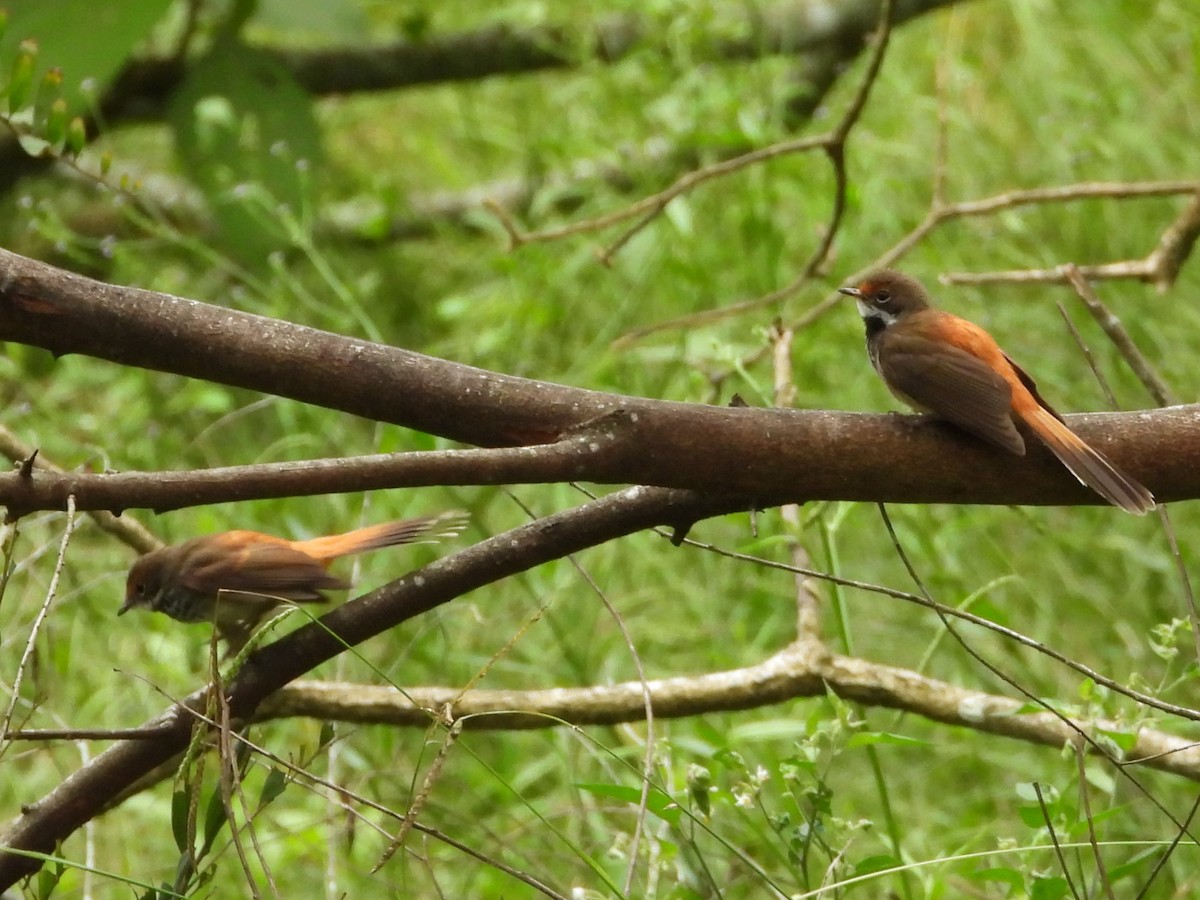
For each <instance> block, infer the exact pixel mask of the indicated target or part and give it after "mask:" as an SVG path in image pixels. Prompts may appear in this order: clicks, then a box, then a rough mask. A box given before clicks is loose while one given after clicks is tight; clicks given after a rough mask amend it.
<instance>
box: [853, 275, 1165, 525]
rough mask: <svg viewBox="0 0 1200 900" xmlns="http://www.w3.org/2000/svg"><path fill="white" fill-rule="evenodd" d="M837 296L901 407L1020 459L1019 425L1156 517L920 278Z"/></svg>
mask: <svg viewBox="0 0 1200 900" xmlns="http://www.w3.org/2000/svg"><path fill="white" fill-rule="evenodd" d="M839 290H840V291H841V293H843V294H847V295H849V296H851V297H853V298H855V300H856V301H857V302H858V311H859V314H860V315H861V316H862V319H863V323H864V325H865V326H866V330H867V352H868V354H869V355H870V357H871V364H872V365H873V366H874V367H875V371H877V372H878V373H879V375H880V377H882V378H883V381H884V383H885V384H886V385H887V386H888V389H889V390H890V391H891V392H892V393H893V394H895V395H896V397H897V398H899V399H900V400H901V401H903V402H904V403H906V404H908V405H909V406H911V407H913V408H914V409H916V410H918V411H920V412H926V413H932V414H933V415H935V416H937V417H938V418H940V419H945V420H946V421H948V422H951V423H953V424H955V425H957V426H958V427H959V428H961V429H963V430H964V431H967V432H970V433H971V434H973V435H975V436H976V437H978V438H981V439H982V440H985V441H987V442H988V443H990V444H994V445H995V446H997V447H1000V448H1001V449H1003V450H1007V451H1008V452H1009V453H1015V454H1017V455H1018V456H1023V455H1024V454H1025V439H1024V438H1023V437H1022V436H1021V433H1020V432H1019V431H1018V430H1017V428H1016V424H1015V422H1017V421H1020V422H1022V423H1024V424H1025V425H1026V426H1027V427H1028V428H1029V430H1030V431H1032V432H1033V433H1034V434H1036V435H1037V436H1038V438H1039V439H1040V440H1041V441H1042V443H1044V444H1045V445H1046V446H1047V447H1048V448H1049V449H1050V452H1051V453H1053V454H1054V455H1055V456H1056V457H1058V460H1059V462H1061V463H1062V464H1063V465H1064V466H1066V467H1067V469H1068V470H1069V471H1070V473H1071V474H1072V475H1074V476H1075V477H1076V478H1077V479H1078V480H1079V481H1080V482H1081V483H1083V484H1084V485H1086V486H1087V487H1089V488H1091V489H1092V490H1093V491H1095V492H1096V493H1097V494H1099V495H1100V496H1101V497H1103V498H1104V499H1105V500H1107V501H1108V502H1109V503H1111V504H1113V505H1114V506H1118V507H1120V508H1121V509H1123V510H1125V511H1127V512H1131V513H1136V514H1142V513H1146V512H1148V511H1150V510H1152V509H1154V497H1153V495H1152V494H1151V493H1150V491H1148V490H1147V489H1146V488H1145V487H1144V486H1143V485H1141V484H1140V483H1138V481H1137V480H1136V479H1134V478H1133V477H1132V476H1130V475H1128V474H1126V473H1125V472H1123V471H1121V470H1120V469H1119V468H1117V467H1116V466H1115V465H1113V463H1112V462H1110V461H1109V459H1108V458H1107V457H1106V456H1105V455H1104V454H1103V453H1101V452H1100V451H1099V450H1096V449H1095V448H1094V447H1092V446H1090V445H1089V444H1087V443H1085V442H1084V440H1083V439H1082V438H1081V437H1079V435H1077V434H1075V432H1073V431H1071V429H1070V428H1068V427H1067V426H1066V425H1065V424H1063V421H1062V417H1061V416H1060V415H1059V414H1058V413H1056V412H1055V411H1054V410H1053V409H1052V408H1051V407H1050V404H1048V403H1047V402H1046V401H1045V400H1043V399H1042V396H1041V394H1039V393H1038V389H1037V385H1036V384H1034V381H1033V379H1032V378H1030V377H1029V376H1028V375H1026V374H1025V372H1024V371H1022V369H1021V368H1020V366H1018V365H1017V364H1016V363H1014V362H1013V361H1012V360H1011V359H1010V358H1009V357H1008V355H1007V354H1005V352H1004V351H1003V350H1001V349H1000V346H999V345H998V344H997V343H996V341H995V339H994V338H993V337H992V336H991V335H990V334H988V333H987V332H986V331H984V330H983V329H982V328H980V327H979V326H978V325H976V324H974V323H973V322H968V321H967V320H966V319H960V318H959V317H958V316H955V315H951V314H950V313H948V312H943V311H942V310H939V309H934V308H933V306H932V305H931V304H930V301H929V295H928V294H927V293H926V292H925V288H924V287H922V286H921V284H920V283H919V282H918V281H917V280H916V279H914V278H911V277H909V276H908V275H905V274H903V273H901V272H896V271H893V270H890V269H885V270H882V271H878V272H874V273H872V274H870V275H868V276H867V277H866V278H865V279H863V280H862V281H861V282H859V284H857V285H855V286H853V287H844V288H839Z"/></svg>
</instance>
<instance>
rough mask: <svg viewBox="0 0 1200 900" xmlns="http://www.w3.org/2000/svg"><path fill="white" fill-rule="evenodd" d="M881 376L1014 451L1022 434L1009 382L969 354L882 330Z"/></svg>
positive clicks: (907, 394) (1022, 445) (927, 407)
mask: <svg viewBox="0 0 1200 900" xmlns="http://www.w3.org/2000/svg"><path fill="white" fill-rule="evenodd" d="M881 340H882V343H881V345H880V348H879V368H880V369H881V374H882V375H883V377H884V380H885V381H886V382H887V383H888V384H889V385H891V386H892V387H893V388H894V389H895V390H896V391H898V392H899V393H901V394H903V395H904V396H905V397H906V398H908V399H909V400H910V401H911V402H912V403H914V404H916V405H917V406H918V407H920V408H922V409H925V410H928V411H929V412H931V413H933V414H934V415H936V416H938V417H939V418H942V419H945V420H946V421H948V422H953V423H954V424H955V425H957V426H958V427H959V428H962V429H963V430H964V431H968V432H970V433H971V434H973V435H975V436H976V437H978V438H982V439H983V440H985V441H988V442H989V443H992V444H995V445H996V446H998V447H1000V448H1001V449H1004V450H1007V451H1008V452H1010V453H1015V454H1017V455H1018V456H1020V455H1024V453H1025V440H1024V438H1022V437H1021V434H1020V432H1018V431H1017V429H1016V426H1015V425H1013V421H1012V388H1011V387H1009V385H1008V382H1006V381H1005V380H1004V379H1003V378H1002V377H1000V376H999V375H998V374H996V373H995V372H994V371H992V369H991V368H990V367H989V366H988V365H987V364H986V363H983V362H981V361H980V360H979V359H977V358H976V357H975V356H973V355H972V354H970V353H968V352H967V351H965V350H960V349H959V348H957V347H954V346H951V345H948V344H946V343H944V342H939V343H937V345H936V346H935V344H934V342H933V341H931V340H929V339H928V338H925V337H922V336H921V335H919V334H907V335H905V334H901V335H896V334H889V333H888V332H884V334H883V337H882V339H881Z"/></svg>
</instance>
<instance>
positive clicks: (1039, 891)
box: [1029, 878, 1070, 900]
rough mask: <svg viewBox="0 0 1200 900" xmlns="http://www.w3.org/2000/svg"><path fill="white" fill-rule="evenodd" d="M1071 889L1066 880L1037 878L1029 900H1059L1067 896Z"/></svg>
mask: <svg viewBox="0 0 1200 900" xmlns="http://www.w3.org/2000/svg"><path fill="white" fill-rule="evenodd" d="M1069 888H1070V886H1069V885H1068V884H1067V879H1065V878H1035V879H1033V889H1032V890H1030V892H1029V900H1059V898H1061V897H1065V896H1067V891H1068V890H1069Z"/></svg>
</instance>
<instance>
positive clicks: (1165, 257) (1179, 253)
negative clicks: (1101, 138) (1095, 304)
mask: <svg viewBox="0 0 1200 900" xmlns="http://www.w3.org/2000/svg"><path fill="white" fill-rule="evenodd" d="M1170 184H1172V182H1164V183H1161V184H1154V183H1151V184H1150V185H1147V186H1146V187H1147V189H1146V190H1139V191H1136V192H1134V191H1124V192H1120V193H1112V192H1110V193H1109V194H1108V196H1120V197H1134V196H1139V197H1145V196H1152V195H1155V194H1156V193H1158V191H1157V190H1155V189H1156V188H1158V187H1164V186H1167V185H1170ZM1175 184H1178V185H1179V186H1181V187H1183V188H1184V190H1182V191H1167V192H1165V193H1171V194H1174V193H1191V194H1193V195H1194V196H1193V198H1192V202H1191V203H1189V204H1188V205H1187V206H1186V207H1184V209H1183V211H1182V212H1180V214H1179V215H1178V216H1176V218H1175V220H1174V221H1173V222H1172V223H1171V224H1170V225H1168V226H1167V227H1166V228H1165V229H1163V233H1162V235H1161V236H1160V237H1159V240H1158V243H1157V244H1156V245H1155V247H1154V249H1153V250H1151V251H1150V252H1149V253H1148V254H1147V255H1146V256H1144V257H1143V258H1142V259H1126V260H1121V261H1119V262H1110V263H1101V264H1099V265H1093V266H1080V267H1079V268H1078V271H1079V273H1080V274H1081V275H1082V276H1083V277H1085V278H1087V279H1089V280H1116V279H1133V280H1136V281H1144V282H1147V283H1149V284H1152V285H1154V286H1155V288H1157V289H1158V292H1159V293H1165V292H1166V291H1167V290H1168V289H1169V288H1170V287H1171V285H1173V284H1174V283H1175V279H1176V278H1177V277H1178V276H1179V270H1180V269H1181V268H1182V267H1183V263H1184V262H1185V261H1186V260H1187V258H1188V256H1189V255H1191V252H1192V248H1193V247H1194V246H1195V244H1196V239H1197V238H1198V237H1200V184H1196V183H1194V182H1176V183H1175ZM1101 187H1102V186H1097V190H1096V191H1095V192H1094V193H1091V194H1089V195H1088V196H1106V194H1105V193H1104V192H1103V191H1102V190H1101V189H1100V188H1101ZM1110 187H1111V186H1110ZM1071 199H1075V198H1071ZM1069 280H1070V275H1069V274H1068V272H1067V271H1066V268H1065V267H1064V266H1055V267H1054V268H1052V269H1016V270H1011V271H1007V272H975V273H970V272H954V273H951V274H948V275H943V276H942V282H943V283H944V284H997V283H1005V284H1062V283H1063V282H1065V281H1069Z"/></svg>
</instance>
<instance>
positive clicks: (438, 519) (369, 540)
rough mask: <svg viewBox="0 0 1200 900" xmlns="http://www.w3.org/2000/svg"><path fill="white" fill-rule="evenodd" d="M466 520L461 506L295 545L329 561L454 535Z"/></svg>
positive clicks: (324, 560) (294, 545) (295, 543)
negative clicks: (448, 510) (397, 545)
mask: <svg viewBox="0 0 1200 900" xmlns="http://www.w3.org/2000/svg"><path fill="white" fill-rule="evenodd" d="M466 524H467V514H466V513H464V512H462V511H460V510H452V511H451V512H444V513H440V514H438V515H436V516H421V517H420V518H416V519H401V520H399V521H396V522H384V523H382V524H380V525H368V526H367V527H366V528H359V529H357V530H355V531H347V532H346V533H345V534H331V535H328V536H327V537H319V538H312V539H311V540H307V541H296V542H294V543H293V544H292V546H293V547H295V548H296V549H297V550H301V551H303V552H304V553H307V554H309V555H310V556H314V557H316V558H317V559H319V560H321V561H322V562H328V561H329V560H332V559H337V558H338V557H339V556H349V555H350V554H352V553H362V552H364V551H366V550H376V549H378V548H379V547H391V546H393V545H395V544H412V543H417V542H431V541H436V540H438V539H439V538H445V537H454V536H455V535H456V534H458V533H459V532H460V531H462V530H463V527H464V526H465V525H466Z"/></svg>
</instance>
